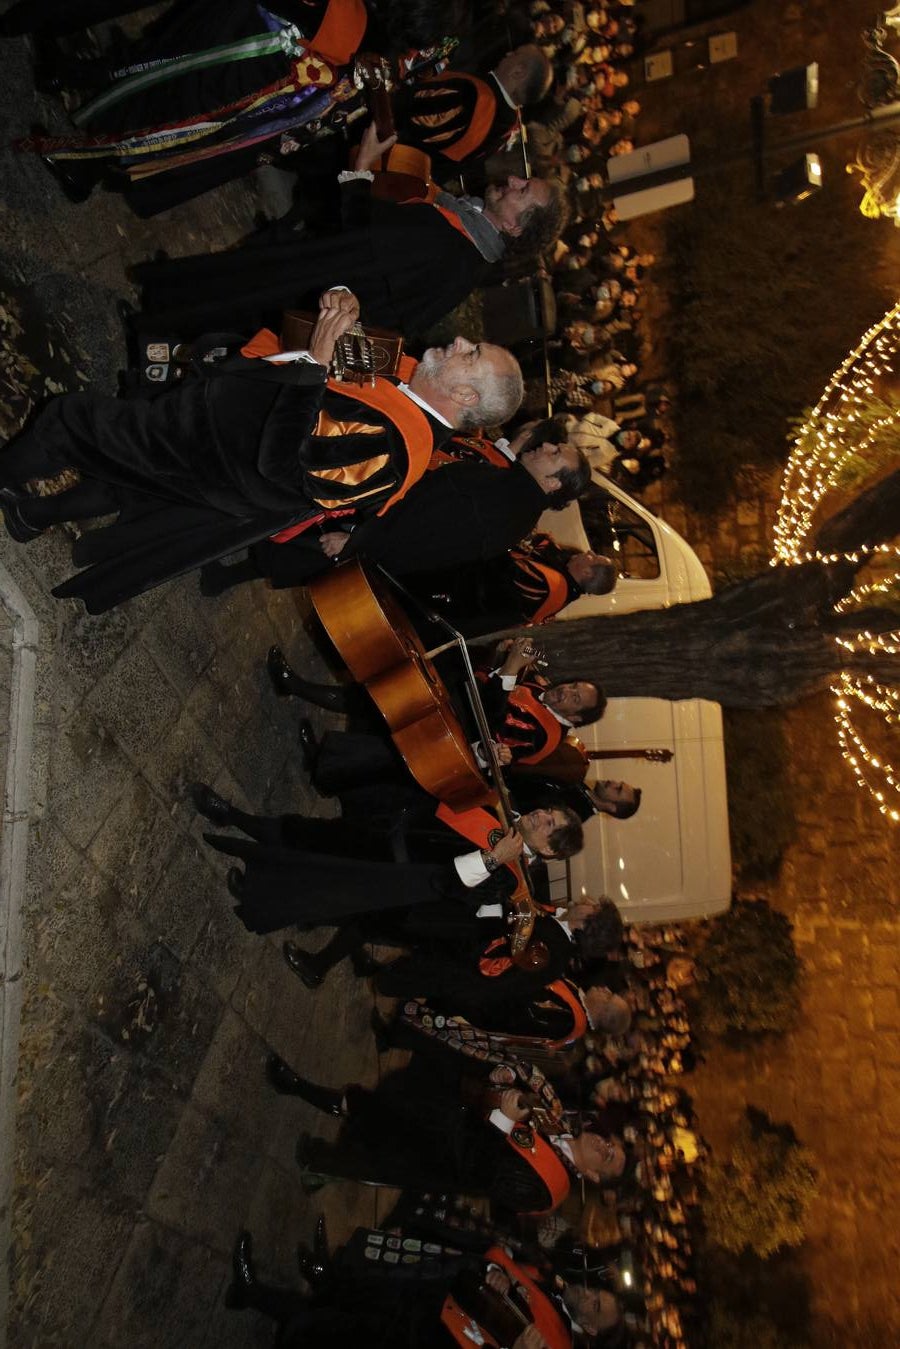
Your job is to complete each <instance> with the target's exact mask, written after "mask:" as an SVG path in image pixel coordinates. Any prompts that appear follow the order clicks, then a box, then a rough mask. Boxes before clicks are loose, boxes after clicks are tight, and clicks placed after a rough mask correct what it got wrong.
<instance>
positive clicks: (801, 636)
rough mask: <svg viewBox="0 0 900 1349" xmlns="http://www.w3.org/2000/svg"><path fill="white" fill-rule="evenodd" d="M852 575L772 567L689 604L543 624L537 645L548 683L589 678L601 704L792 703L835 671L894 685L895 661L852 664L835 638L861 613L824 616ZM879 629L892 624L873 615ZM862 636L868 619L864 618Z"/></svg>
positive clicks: (885, 616) (841, 568) (845, 568)
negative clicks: (604, 698)
mask: <svg viewBox="0 0 900 1349" xmlns="http://www.w3.org/2000/svg"><path fill="white" fill-rule="evenodd" d="M854 572H855V568H854V567H853V565H852V564H850V563H845V562H838V563H832V564H829V565H827V566H824V565H822V564H820V563H817V562H809V563H804V564H803V565H802V566H797V567H776V568H773V569H772V570H771V571H768V572H763V573H762V574H761V575H759V576H754V577H752V578H751V579H750V580H748V581H741V582H738V583H737V584H736V585H732V586H728V587H727V588H726V589H725V590H722V591H720V592H719V594H718V595H715V596H713V598H712V599H708V600H701V601H699V602H697V603H694V604H677V605H673V606H672V607H671V608H670V609H648V610H643V611H641V612H638V613H633V614H622V615H615V616H613V617H604V618H580V619H573V620H572V621H571V622H557V623H548V624H547V625H546V626H545V627H543V628H542V629H541V634H540V644H541V646H542V647H543V648H544V651H545V655H546V657H547V662H548V666H547V674H548V676H549V677H550V678H551V679H565V678H578V679H593V680H595V681H596V682H597V683H599V684H601V685H602V687H603V690H604V692H605V693H606V694H607V695H608V696H609V697H614V698H623V697H634V698H669V699H680V698H709V699H711V700H712V701H713V702H718V703H721V704H722V705H723V706H724V707H746V708H751V707H772V706H776V705H779V704H786V703H794V702H797V701H798V700H799V699H801V698H804V697H806V696H808V695H809V694H811V693H816V692H819V691H820V690H822V689H825V688H827V687H828V685H829V683H830V682H831V681H832V679H833V678H834V676H835V675H836V674H837V672H838V671H839V670H841V669H857V670H860V671H861V672H864V673H870V674H872V675H874V676H875V678H876V679H878V680H879V682H892V681H893V680H895V679H897V678H898V677H900V662H898V660H897V658H896V657H891V656H881V657H872V656H869V655H865V654H860V655H859V656H852V655H850V654H849V653H848V652H846V651H844V650H842V649H841V648H839V647H838V646H837V645H836V643H835V641H834V638H835V636H836V635H838V634H839V633H841V632H846V633H847V634H853V633H855V632H857V631H859V629H860V626H861V624H860V617H861V616H860V615H856V614H852V613H851V614H847V615H843V616H841V617H838V616H836V615H835V614H834V613H833V612H832V606H833V605H834V603H835V601H836V600H837V599H839V598H840V596H841V595H843V594H845V593H846V591H847V590H848V589H849V587H850V585H851V583H852V579H853V575H854ZM878 615H879V616H880V619H881V624H882V626H885V627H889V628H893V627H894V626H897V625H898V624H900V619H898V617H897V615H894V614H891V613H890V612H889V611H888V610H880V611H878ZM866 621H867V623H868V626H869V629H870V630H871V629H872V627H873V625H874V623H875V618H874V616H872V615H870V614H867V615H866Z"/></svg>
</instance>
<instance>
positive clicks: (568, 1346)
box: [441, 1246, 572, 1349]
mask: <svg viewBox="0 0 900 1349" xmlns="http://www.w3.org/2000/svg"><path fill="white" fill-rule="evenodd" d="M484 1258H485V1262H486V1263H488V1262H489V1263H490V1264H494V1265H499V1266H500V1268H501V1269H502V1270H503V1272H504V1274H506V1275H507V1277H508V1278H509V1279H510V1280H511V1282H513V1283H516V1284H518V1285H519V1296H520V1297H523V1296H524V1301H525V1302H526V1304H527V1306H528V1311H529V1313H530V1315H531V1319H532V1323H533V1324H534V1326H535V1327H536V1329H537V1330H538V1331H539V1332H540V1334H541V1335H542V1336H543V1338H544V1339H545V1340H546V1342H547V1345H548V1349H572V1337H571V1335H570V1334H569V1331H568V1328H567V1326H566V1323H565V1321H564V1320H563V1318H562V1317H561V1316H560V1314H559V1312H558V1311H557V1310H556V1307H554V1305H553V1302H552V1301H551V1299H550V1298H549V1297H548V1296H547V1294H546V1293H545V1292H544V1291H543V1289H541V1288H539V1287H538V1285H537V1284H536V1283H535V1281H534V1277H533V1273H534V1271H533V1270H530V1269H526V1267H525V1266H524V1265H518V1264H516V1263H515V1261H514V1260H512V1259H511V1258H510V1257H509V1256H508V1255H507V1254H506V1251H504V1250H503V1248H502V1247H501V1246H492V1247H491V1248H490V1250H489V1251H486V1252H485V1256H484ZM441 1324H442V1325H444V1326H445V1327H446V1329H447V1330H448V1331H449V1332H450V1334H451V1335H452V1336H453V1338H454V1340H455V1341H456V1343H457V1344H458V1345H460V1346H461V1349H472V1346H473V1344H474V1343H477V1342H478V1341H477V1340H476V1339H474V1337H473V1325H474V1327H475V1329H476V1330H477V1331H478V1332H479V1333H480V1335H481V1336H482V1342H483V1343H484V1344H488V1345H491V1346H496V1345H497V1343H498V1342H497V1340H496V1339H495V1338H494V1336H493V1335H492V1334H491V1333H490V1331H485V1328H484V1327H483V1326H479V1325H478V1324H477V1322H473V1319H472V1317H471V1316H469V1315H468V1314H467V1313H466V1312H464V1311H463V1310H462V1308H461V1307H460V1305H459V1303H458V1302H457V1301H456V1299H455V1298H454V1296H453V1294H452V1293H448V1294H447V1297H446V1298H445V1300H444V1306H443V1308H442V1310H441Z"/></svg>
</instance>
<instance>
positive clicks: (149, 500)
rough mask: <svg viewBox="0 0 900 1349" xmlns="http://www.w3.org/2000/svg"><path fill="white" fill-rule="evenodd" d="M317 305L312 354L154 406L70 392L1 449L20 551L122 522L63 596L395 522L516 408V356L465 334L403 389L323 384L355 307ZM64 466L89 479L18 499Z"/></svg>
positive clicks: (132, 590) (391, 384) (79, 551)
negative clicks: (418, 484) (108, 518)
mask: <svg viewBox="0 0 900 1349" xmlns="http://www.w3.org/2000/svg"><path fill="white" fill-rule="evenodd" d="M321 306H322V307H321V310H320V314H319V319H318V322H317V324H316V326H315V328H314V330H313V334H312V337H311V339H310V351H309V353H298V352H294V353H285V359H284V360H282V359H281V358H280V357H277V356H276V357H275V358H274V361H270V360H268V359H260V358H254V359H247V358H245V357H243V356H240V357H235V358H233V359H231V360H228V361H226V362H223V363H222V364H221V365H220V366H216V365H213V366H211V367H209V368H208V370H205V371H204V374H203V376H202V377H201V378H198V379H190V380H186V381H185V382H184V384H182V385H180V386H178V387H177V388H175V389H173V390H171V391H170V392H167V393H165V394H162V395H161V396H160V397H159V398H157V399H154V400H152V401H149V402H148V401H146V400H140V399H138V400H132V401H129V402H122V401H119V400H116V399H113V398H108V397H104V396H103V395H96V394H68V395H63V396H61V397H59V398H57V399H54V400H53V401H52V402H50V403H49V404H48V405H47V407H46V408H45V409H44V410H43V412H41V413H40V414H39V416H38V417H37V418H36V419H35V420H34V421H33V423H32V424H31V426H30V427H29V428H28V429H27V430H26V431H25V432H23V433H22V434H21V435H20V436H19V437H18V438H17V439H16V440H15V441H14V442H13V443H12V444H11V445H10V446H9V447H8V449H7V451H6V453H5V454H4V455H3V456H2V457H0V484H2V486H0V507H2V510H3V514H4V517H5V521H6V526H7V529H8V531H9V532H10V533H11V534H12V536H13V537H14V538H15V539H17V540H18V541H19V542H27V541H28V540H29V539H30V538H34V537H36V536H37V535H38V534H39V533H41V532H42V530H43V529H45V528H47V527H48V526H49V525H51V524H55V523H59V522H60V521H63V520H69V519H82V518H85V517H89V516H96V515H100V514H105V513H108V512H111V511H115V510H118V511H119V512H120V519H119V521H117V523H116V524H115V525H113V526H110V527H107V528H104V529H101V530H96V531H93V532H92V533H89V534H87V535H85V536H84V537H83V539H82V540H81V541H80V544H79V546H78V547H77V548H76V550H75V560H76V562H77V563H78V564H79V565H85V564H92V563H97V564H99V565H98V567H97V570H96V572H95V571H94V570H93V568H91V569H89V570H88V571H87V572H86V573H84V574H83V575H82V576H76V577H74V578H72V579H71V580H70V581H68V582H66V583H64V584H63V585H61V586H58V587H57V588H56V590H55V591H54V594H56V595H57V596H60V597H62V596H68V595H80V596H81V597H82V598H84V600H85V603H86V605H87V607H88V609H89V610H90V611H91V612H99V611H101V610H103V609H106V608H110V607H112V606H113V605H114V604H117V603H119V602H120V601H121V600H122V599H126V598H129V597H130V596H131V595H135V594H139V593H141V591H143V590H146V589H149V588H151V587H152V586H154V585H158V584H159V583H160V582H161V581H163V580H166V579H168V578H169V577H171V576H177V575H179V574H181V573H182V572H184V571H188V570H191V569H192V568H193V567H196V566H199V565H201V564H202V563H204V562H206V561H208V560H210V558H212V557H217V556H219V555H221V554H222V553H227V552H229V551H232V550H233V549H235V548H240V547H241V546H242V545H246V544H248V543H251V542H254V541H255V540H257V539H261V538H266V537H267V536H268V535H270V534H274V533H275V532H276V531H278V530H282V529H284V528H286V527H290V526H295V525H297V524H301V525H305V524H306V523H307V522H310V521H312V520H315V519H321V518H323V517H324V516H325V515H327V514H328V512H330V511H334V510H339V511H346V510H350V511H353V512H359V513H361V514H363V515H364V514H365V513H366V512H367V511H372V512H373V513H374V512H378V511H384V512H386V511H388V510H389V509H391V508H392V507H393V506H394V505H395V504H396V503H398V502H399V500H400V498H401V497H402V496H403V495H404V493H405V492H406V491H407V490H409V488H410V487H411V485H412V484H413V483H414V482H415V481H416V480H417V479H418V478H419V477H420V476H421V475H422V474H423V473H424V472H425V470H426V468H427V466H428V463H429V461H430V458H431V454H432V452H433V451H434V449H435V448H436V447H437V446H438V445H440V444H441V443H442V441H443V440H444V439H446V438H447V437H448V436H449V434H450V431H451V430H452V428H453V426H454V425H465V424H469V425H472V424H475V423H477V422H478V421H480V420H481V418H482V417H483V416H484V415H485V411H486V408H487V406H488V405H492V406H493V409H494V412H495V413H497V414H499V415H501V416H505V415H509V413H510V412H511V411H513V410H514V409H515V407H517V406H518V402H519V401H520V399H521V375H520V373H519V369H518V365H517V363H516V361H515V360H514V358H513V357H512V356H511V355H510V354H509V353H508V352H506V351H504V350H503V349H502V348H500V347H490V346H487V345H486V344H482V345H480V346H477V347H476V346H475V345H474V344H473V343H470V342H466V341H465V340H464V339H463V338H458V339H457V340H456V341H455V342H454V343H452V344H451V345H450V346H449V347H446V348H432V349H430V351H428V352H426V354H425V357H424V358H423V360H422V361H421V362H420V364H419V365H418V366H417V367H416V368H415V370H414V371H413V373H412V374H411V375H410V376H409V384H408V386H407V385H404V384H402V383H399V384H398V383H397V382H396V381H391V380H387V379H383V380H382V379H380V378H379V380H378V381H377V384H376V387H375V388H374V389H373V390H369V389H368V388H366V387H361V388H360V389H359V391H358V393H357V394H351V393H348V392H346V391H345V390H346V388H347V387H348V386H341V385H337V386H332V385H329V384H328V383H327V382H326V381H327V369H326V367H327V364H328V362H329V361H330V359H331V356H332V353H333V351H334V346H335V342H336V341H337V339H338V337H340V336H341V334H342V333H344V332H346V331H347V330H348V328H349V327H350V326H352V324H353V323H354V321H355V319H356V317H357V316H358V312H359V309H358V304H357V302H356V300H355V297H354V296H352V295H351V294H350V293H349V292H347V291H342V290H334V291H327V292H326V293H325V294H324V295H323V297H322V301H321ZM307 356H308V357H309V359H305V357H307ZM291 358H292V359H291ZM68 468H75V469H78V470H79V472H80V474H81V479H82V480H81V481H80V482H79V483H78V485H77V486H76V487H74V488H70V489H68V490H67V491H64V492H61V493H58V494H56V495H53V496H47V497H36V496H34V495H31V494H30V493H28V492H27V491H26V490H24V484H25V483H27V482H28V481H30V480H31V479H34V478H50V477H54V476H56V475H57V474H59V473H61V472H62V471H63V470H64V469H68ZM133 517H140V525H135V524H134V522H133ZM126 521H127V524H126Z"/></svg>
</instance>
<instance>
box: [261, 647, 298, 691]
mask: <svg viewBox="0 0 900 1349" xmlns="http://www.w3.org/2000/svg"><path fill="white" fill-rule="evenodd" d="M266 669H267V670H268V672H269V678H270V680H271V681H272V688H273V689H274V690H275V692H276V693H277V694H278V697H279V698H291V697H300V696H301V694H300V689H298V688H297V687H296V682H297V676H296V675H295V674H294V671H293V670H292V669H291V667H290V665H289V664H288V662H287V658H286V656H285V654H284V652H283V651H282V649H281V647H280V646H270V647H269V653H268V655H267V656H266Z"/></svg>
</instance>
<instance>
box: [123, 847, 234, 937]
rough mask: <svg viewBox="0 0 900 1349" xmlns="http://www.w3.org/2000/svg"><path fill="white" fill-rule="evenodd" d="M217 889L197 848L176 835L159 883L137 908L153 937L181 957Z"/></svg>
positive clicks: (204, 920)
mask: <svg viewBox="0 0 900 1349" xmlns="http://www.w3.org/2000/svg"><path fill="white" fill-rule="evenodd" d="M218 890H219V883H218V878H217V877H216V876H215V875H214V874H213V873H212V872H211V871H210V869H209V867H208V866H207V863H206V859H205V857H204V855H203V852H202V851H201V849H200V848H199V847H198V846H197V844H196V843H195V842H194V841H193V840H192V839H188V838H180V839H179V841H178V842H177V843H176V845H175V847H174V849H173V851H172V853H171V855H170V856H169V858H168V860H167V862H166V867H165V870H164V871H163V874H162V876H161V877H160V880H159V884H158V885H157V886H156V888H155V889H154V890H152V891H150V892H149V893H147V892H145V893H144V894H143V895H142V896H140V897H139V900H138V911H139V913H140V915H141V919H142V921H143V922H144V924H145V925H146V927H147V928H148V929H149V930H150V931H151V932H152V933H153V934H154V936H155V937H156V938H158V940H160V941H164V942H165V943H166V945H167V946H168V947H169V949H170V950H171V951H173V952H174V954H175V955H176V956H178V958H179V959H180V960H184V959H185V958H186V957H187V955H188V953H189V952H190V951H191V950H192V948H193V946H194V944H195V942H196V941H197V939H198V937H199V935H200V932H201V931H202V929H203V927H204V925H205V924H206V922H207V920H208V916H209V911H210V908H211V906H212V904H213V903H215V901H216V900H217V898H218Z"/></svg>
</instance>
